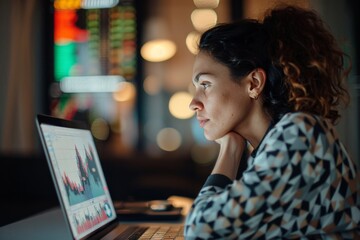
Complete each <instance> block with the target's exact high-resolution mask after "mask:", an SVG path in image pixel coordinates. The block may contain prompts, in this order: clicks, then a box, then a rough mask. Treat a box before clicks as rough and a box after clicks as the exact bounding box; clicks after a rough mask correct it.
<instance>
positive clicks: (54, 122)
mask: <svg viewBox="0 0 360 240" xmlns="http://www.w3.org/2000/svg"><path fill="white" fill-rule="evenodd" d="M41 124H48V125H51V126H58V127H66V128H75V129H82V130H87V131H90V128H89V125H88V124H87V123H85V122H82V121H75V120H66V119H61V118H56V117H53V116H49V115H45V114H37V116H36V126H37V130H38V133H39V136H40V140H41V145H42V149H43V151H44V154H45V157H46V161H47V164H48V166H49V169H50V173H51V177H52V180H53V183H54V185H55V190H56V194H57V197H58V200H59V202H60V207H61V209H62V213H63V216H64V219H65V222H66V225H67V228H68V229H69V231H70V234H71V236H72V238H73V239H76V237H75V236H74V233H73V231H72V229H71V223H70V219H69V218H68V215H67V213H66V207H65V203H64V202H63V198H62V196H61V192H60V186H59V184H58V182H57V179H56V176H55V170H54V169H53V165H52V163H51V157H50V154H49V152H48V149H47V147H46V141H45V136H44V135H43V131H42V129H41ZM93 141H94V139H93ZM94 144H95V141H94ZM97 154H98V152H97ZM99 160H100V158H99ZM100 167H101V169H102V166H101V162H100ZM102 171H103V170H102ZM103 177H104V181H105V183H106V185H107V182H106V177H105V175H104V176H103ZM108 191H109V196H110V197H109V199H108V200H109V202H110V204H111V205H112V206H114V203H113V201H112V198H111V193H110V190H108ZM118 224H119V222H118V219H117V217H116V215H115V218H114V219H113V220H111V221H109V222H108V223H106V224H105V225H104V226H101V227H99V228H98V229H96V230H94V231H93V232H91V233H89V234H87V235H85V236H84V237H82V238H80V239H92V238H93V237H94V236H96V238H98V237H100V236H104V235H106V234H107V233H108V232H110V231H111V230H112V229H113V228H115V227H116V226H117V225H118Z"/></svg>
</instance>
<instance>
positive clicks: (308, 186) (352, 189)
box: [184, 112, 360, 239]
mask: <svg viewBox="0 0 360 240" xmlns="http://www.w3.org/2000/svg"><path fill="white" fill-rule="evenodd" d="M359 183H360V179H359V173H358V170H357V168H356V166H355V164H354V163H353V162H352V161H351V159H350V158H349V156H348V153H347V151H346V149H345V147H344V146H343V144H342V143H341V141H340V140H339V138H338V136H337V134H336V131H335V128H334V127H333V125H332V124H330V123H329V122H327V121H326V120H324V119H322V118H320V117H318V116H313V115H310V114H306V113H301V112H297V113H288V114H286V115H285V116H284V117H283V118H282V119H281V120H280V121H279V122H278V123H276V124H275V125H274V126H273V127H272V128H271V129H270V130H269V131H268V133H267V134H266V136H265V137H264V139H263V140H262V142H261V143H260V145H259V147H258V149H257V150H256V153H254V154H252V156H251V157H250V158H249V159H248V168H247V169H246V170H245V172H244V173H243V176H242V177H241V178H240V179H239V180H235V181H232V180H230V179H228V178H227V177H225V176H223V175H219V174H214V175H210V176H209V178H208V179H207V181H206V183H205V184H204V186H203V188H202V189H201V191H200V193H199V195H198V197H197V198H196V199H195V201H194V203H193V206H192V208H191V211H190V212H189V214H188V216H187V218H186V222H185V230H184V232H185V236H186V238H187V239H283V238H297V239H360V235H359V231H360V229H359V224H360V187H359Z"/></svg>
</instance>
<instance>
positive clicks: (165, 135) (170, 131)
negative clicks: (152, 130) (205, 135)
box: [156, 128, 182, 152]
mask: <svg viewBox="0 0 360 240" xmlns="http://www.w3.org/2000/svg"><path fill="white" fill-rule="evenodd" d="M181 141H182V137H181V135H180V133H179V131H178V130H176V129H175V128H163V129H161V130H160V132H159V133H158V134H157V136H156V143H157V144H158V146H159V148H161V149H162V150H164V151H168V152H171V151H175V150H176V149H178V148H179V147H180V145H181Z"/></svg>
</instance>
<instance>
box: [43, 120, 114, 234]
mask: <svg viewBox="0 0 360 240" xmlns="http://www.w3.org/2000/svg"><path fill="white" fill-rule="evenodd" d="M57 121H58V122H59V123H61V122H62V120H57ZM64 121H65V120H64ZM71 124H72V123H71V122H66V124H63V125H64V126H60V125H62V124H50V123H49V122H46V121H41V120H39V118H38V128H39V130H40V135H41V139H42V143H43V146H44V148H45V152H46V154H47V159H48V162H49V165H50V169H51V171H52V176H53V178H54V181H55V184H56V188H57V189H56V190H57V193H58V195H59V197H60V202H61V205H62V207H63V209H65V212H66V218H67V221H68V223H69V225H70V228H71V231H72V234H73V236H74V238H75V239H80V238H83V237H84V236H86V235H88V234H90V233H92V232H94V231H95V230H97V229H99V228H101V227H102V226H104V225H105V224H107V223H109V222H111V221H112V220H114V219H115V218H116V212H115V209H114V207H113V203H112V200H111V197H110V194H109V191H108V187H107V184H106V181H105V178H104V175H103V171H102V169H101V165H100V161H99V157H98V154H97V151H96V147H95V144H94V140H93V137H92V135H91V132H90V131H89V130H88V129H87V128H86V127H77V128H75V127H72V126H71ZM74 124H75V123H74ZM75 125H76V124H75Z"/></svg>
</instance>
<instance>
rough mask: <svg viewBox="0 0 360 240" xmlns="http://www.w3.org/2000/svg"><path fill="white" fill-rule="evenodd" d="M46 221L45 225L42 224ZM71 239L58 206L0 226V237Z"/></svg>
mask: <svg viewBox="0 0 360 240" xmlns="http://www.w3.org/2000/svg"><path fill="white" fill-rule="evenodd" d="M44 223H46V227H45V226H44ZM25 238H27V239H39V240H41V239H52V240H57V239H59V240H60V239H64V240H66V239H71V235H70V232H69V230H68V228H67V226H66V223H65V219H64V216H63V214H62V212H61V209H60V208H55V209H51V210H48V211H46V212H43V213H40V214H37V215H35V216H32V217H29V218H26V219H24V220H21V221H18V222H15V223H12V224H9V225H6V226H3V227H1V228H0V239H14V240H15V239H25Z"/></svg>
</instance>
